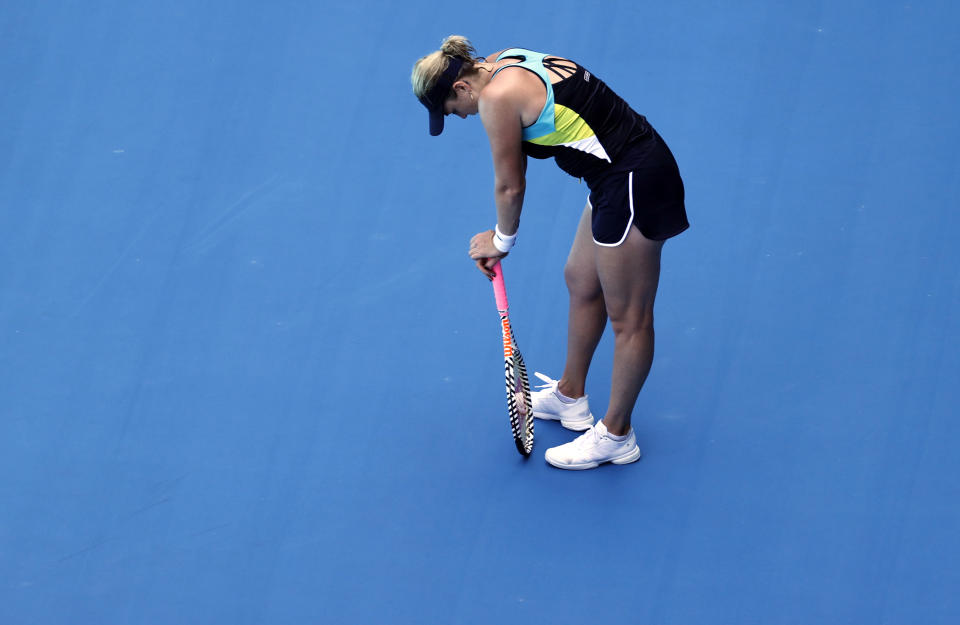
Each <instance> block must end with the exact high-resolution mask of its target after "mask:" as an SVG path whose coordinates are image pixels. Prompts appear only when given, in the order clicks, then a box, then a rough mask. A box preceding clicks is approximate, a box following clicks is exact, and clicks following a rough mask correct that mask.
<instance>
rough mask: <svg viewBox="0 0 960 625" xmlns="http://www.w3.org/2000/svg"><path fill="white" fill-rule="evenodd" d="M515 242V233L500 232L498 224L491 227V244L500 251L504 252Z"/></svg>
mask: <svg viewBox="0 0 960 625" xmlns="http://www.w3.org/2000/svg"><path fill="white" fill-rule="evenodd" d="M516 242H517V234H516V233H513V234H511V235H509V236H507V235H505V234H504V233H502V232H500V224H497V225H496V226H494V228H493V246H494V247H495V248H497V249H498V250H499V251H500V252H501V253H503V254H506V253H507V252H509V251H510V249H511V248H512V247H513V246H514V244H515V243H516Z"/></svg>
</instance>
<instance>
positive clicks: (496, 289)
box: [492, 260, 510, 311]
mask: <svg viewBox="0 0 960 625" xmlns="http://www.w3.org/2000/svg"><path fill="white" fill-rule="evenodd" d="M492 269H493V274H494V275H493V294H494V296H496V298H497V310H498V311H507V310H509V307H510V305H509V304H508V303H507V287H506V285H504V283H503V267H501V265H500V261H499V260H498V261H497V264H496V265H494V266H493V267H492Z"/></svg>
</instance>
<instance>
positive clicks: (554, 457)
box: [543, 421, 640, 471]
mask: <svg viewBox="0 0 960 625" xmlns="http://www.w3.org/2000/svg"><path fill="white" fill-rule="evenodd" d="M543 457H544V458H545V459H546V461H547V462H549V463H550V464H552V465H553V466H555V467H557V468H558V469H571V470H574V471H579V470H580V469H592V468H594V467H596V466H599V465H601V464H603V463H604V462H612V463H613V464H627V463H630V462H635V461H637V460H639V459H640V448H639V447H637V437H636V436H634V434H633V428H630V432H628V433H627V438H626V439H625V440H622V441H615V440H613V439H612V438H610V433H609V432H607V426H606V425H604V424H603V421H599V422H597V424H596V425H595V426H593V427H592V428H590V429H589V430H587V431H586V432H584V433H583V434H581V435H580V436H578V437H577V438H575V439H573V440H572V441H570V442H569V443H567V444H566V445H560V446H558V447H551V448H550V449H548V450H547V451H546V453H544V455H543Z"/></svg>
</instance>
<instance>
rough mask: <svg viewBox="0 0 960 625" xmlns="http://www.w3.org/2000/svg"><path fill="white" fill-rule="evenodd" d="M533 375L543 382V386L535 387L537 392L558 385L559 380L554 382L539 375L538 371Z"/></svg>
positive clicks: (545, 376) (548, 377)
mask: <svg viewBox="0 0 960 625" xmlns="http://www.w3.org/2000/svg"><path fill="white" fill-rule="evenodd" d="M533 375H535V376H537V377H538V378H540V379H541V380H542V381H543V382H545V384H541V385H539V386H538V387H537V389H538V390H542V389H545V388H551V387H556V386H557V383H559V380H554V379H553V378H551V377H550V376H548V375H543V374H542V373H540V372H539V371H534V372H533Z"/></svg>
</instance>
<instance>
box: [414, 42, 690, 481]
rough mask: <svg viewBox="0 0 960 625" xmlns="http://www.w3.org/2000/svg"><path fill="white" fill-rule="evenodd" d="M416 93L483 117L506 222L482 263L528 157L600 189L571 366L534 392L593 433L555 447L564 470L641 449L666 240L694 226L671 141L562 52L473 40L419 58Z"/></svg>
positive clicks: (474, 253)
mask: <svg viewBox="0 0 960 625" xmlns="http://www.w3.org/2000/svg"><path fill="white" fill-rule="evenodd" d="M411 79H412V83H413V91H414V94H415V95H416V96H417V98H418V99H419V100H420V102H421V103H422V104H423V105H424V106H425V107H426V108H427V111H428V113H429V122H430V134H431V135H434V136H435V135H439V134H440V133H441V132H442V131H443V125H444V118H445V117H446V116H448V115H457V116H458V117H461V118H464V119H465V118H466V117H468V116H471V115H477V114H479V115H480V121H481V122H482V123H483V127H484V129H485V130H486V132H487V136H488V138H489V140H490V151H491V153H492V155H493V166H494V178H495V180H494V202H495V204H496V209H497V224H496V227H495V228H494V229H493V230H487V231H485V232H480V233H478V234H477V235H475V236H474V237H473V238H472V239H471V240H470V248H469V255H470V258H472V259H473V260H474V261H475V262H476V265H477V267H478V269H479V270H480V271H481V272H483V273H484V274H486V275H487V277H488V278H489V277H492V270H491V268H492V267H493V266H494V264H495V263H496V262H497V260H499V259H500V258H503V257H504V256H506V255H507V253H508V252H509V251H510V249H511V248H512V247H513V245H514V243H515V241H516V238H517V230H518V228H519V225H520V211H521V208H522V206H523V198H524V192H525V190H526V185H525V172H526V159H527V156H532V157H533V158H540V159H545V158H551V157H552V158H554V159H555V161H556V163H557V165H558V166H559V167H560V168H561V169H562V170H564V171H565V172H567V173H568V174H570V175H571V176H574V177H576V178H581V179H582V180H584V181H585V182H586V183H587V186H588V187H589V189H590V194H589V197H588V198H587V204H586V207H585V208H584V211H583V215H582V216H581V219H580V225H579V226H578V228H577V232H576V235H575V237H574V241H573V246H572V248H571V250H570V255H569V257H568V258H567V264H566V267H565V268H564V276H565V278H566V283H567V289H568V291H569V294H570V313H569V320H568V327H567V357H566V364H565V366H564V370H563V375H562V376H561V377H560V379H559V380H554V379H552V378H549V377H547V376H545V375H543V374H540V373H537V376H538V377H540V378H541V379H542V380H543V381H544V382H546V384H545V385H544V386H543V387H542V388H541V390H539V391H537V392H536V393H534V395H533V410H534V416H536V417H538V418H541V419H553V420H559V421H560V422H561V424H562V425H563V426H564V427H566V428H568V429H571V430H577V431H584V433H583V434H582V435H580V436H579V437H578V438H576V439H575V440H573V441H572V442H570V443H567V444H565V445H560V446H558V447H552V448H550V449H548V450H547V451H546V453H545V458H546V460H547V462H549V463H550V464H552V465H553V466H555V467H559V468H562V469H590V468H593V467H596V466H598V465H599V464H601V463H604V462H612V463H614V464H626V463H630V462H634V461H635V460H637V459H638V458H639V457H640V450H639V448H638V447H637V441H636V436H635V434H634V432H633V428H632V427H631V424H630V419H631V415H632V412H633V407H634V404H635V403H636V400H637V396H638V394H639V393H640V389H641V388H642V387H643V383H644V381H645V380H646V378H647V374H648V373H649V371H650V366H651V364H652V363H653V341H654V332H653V304H654V299H655V297H656V294H657V284H658V282H659V279H660V253H661V250H662V249H663V244H664V242H665V241H666V240H667V239H668V238H670V237H673V236H675V235H677V234H679V233H681V232H683V231H684V230H686V229H687V228H688V227H689V224H688V222H687V216H686V211H685V208H684V201H683V182H682V180H681V178H680V172H679V169H678V168H677V163H676V161H675V160H674V158H673V155H672V154H671V153H670V150H669V148H667V145H666V144H665V143H664V141H663V139H661V138H660V136H659V135H658V134H657V132H656V131H655V130H654V129H653V127H652V126H651V125H650V124H649V122H647V120H646V118H645V117H644V116H643V115H640V114H638V113H636V112H635V111H634V110H633V109H631V108H630V106H629V105H628V104H627V103H626V102H625V101H624V100H623V99H621V98H620V97H619V96H617V94H615V93H614V92H613V91H612V90H611V89H610V88H609V87H608V86H607V85H606V84H604V82H603V81H601V80H600V79H599V78H597V77H596V76H595V75H593V74H591V73H590V72H589V71H587V70H586V69H585V68H583V67H581V66H580V65H578V64H577V63H575V62H574V61H572V60H569V59H567V58H564V57H562V56H558V55H555V54H542V53H539V52H534V51H532V50H526V49H523V48H509V49H506V50H501V51H500V52H497V53H495V54H491V55H490V56H488V57H486V58H483V57H478V56H476V51H475V50H474V48H473V46H472V45H471V44H470V42H469V41H468V40H467V39H465V38H464V37H460V36H451V37H447V38H446V39H445V40H444V41H443V44H442V46H441V48H440V50H438V51H436V52H433V53H431V54H428V55H427V56H425V57H423V58H421V59H420V60H419V61H417V62H416V64H415V65H414V68H413V75H412V77H411ZM608 319H609V321H610V325H611V326H612V327H613V333H614V356H613V379H612V380H611V388H610V404H609V406H608V408H607V413H606V415H604V417H603V419H602V420H601V421H598V422H597V423H596V424H594V418H593V414H592V413H591V412H590V408H589V404H588V400H587V395H586V392H585V385H586V378H587V371H588V369H589V367H590V362H591V360H592V359H593V354H594V351H595V350H596V347H597V344H598V343H599V341H600V337H601V335H602V334H603V331H604V328H605V326H606V324H607V320H608Z"/></svg>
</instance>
